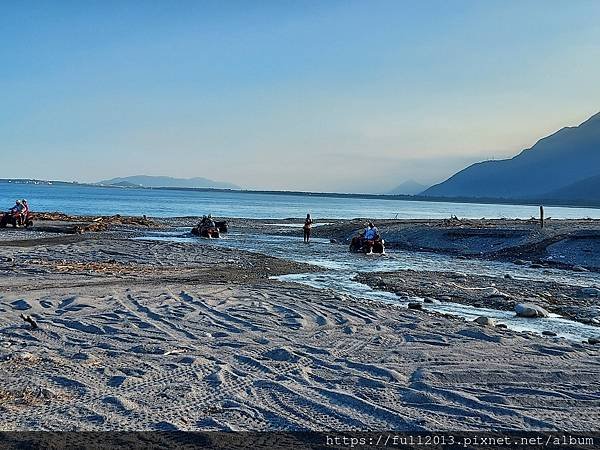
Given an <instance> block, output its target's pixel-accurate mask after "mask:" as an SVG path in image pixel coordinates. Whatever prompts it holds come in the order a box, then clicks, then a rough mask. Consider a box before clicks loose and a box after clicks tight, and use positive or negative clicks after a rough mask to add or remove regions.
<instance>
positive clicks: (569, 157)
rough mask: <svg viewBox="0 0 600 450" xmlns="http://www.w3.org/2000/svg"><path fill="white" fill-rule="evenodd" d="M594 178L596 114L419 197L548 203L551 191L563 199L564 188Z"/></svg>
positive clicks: (598, 159)
mask: <svg viewBox="0 0 600 450" xmlns="http://www.w3.org/2000/svg"><path fill="white" fill-rule="evenodd" d="M596 175H600V113H598V114H596V115H594V116H592V117H591V118H590V119H588V120H587V121H585V122H583V123H582V124H581V125H579V126H577V127H566V128H562V129H561V130H559V131H557V132H556V133H554V134H552V135H550V136H547V137H545V138H542V139H540V140H539V141H538V142H537V143H536V144H535V145H534V146H533V147H531V148H528V149H525V150H523V151H522V152H521V153H519V154H518V155H516V156H515V157H513V158H511V159H505V160H499V161H485V162H480V163H476V164H473V165H471V166H469V167H467V168H465V169H463V170H461V171H460V172H458V173H456V174H455V175H453V176H452V177H450V178H449V179H448V180H446V181H444V182H442V183H440V184H437V185H435V186H432V187H430V188H429V189H427V190H426V191H425V192H423V195H426V196H432V197H433V196H436V197H470V198H475V197H486V198H505V199H507V198H514V199H526V198H551V196H552V195H555V194H554V193H555V192H562V193H561V195H568V189H567V187H568V186H570V185H573V184H575V183H578V182H580V181H583V180H585V179H588V178H592V177H595V176H596ZM563 188H564V189H565V190H564V191H561V189H563ZM586 195H588V197H587V198H586V199H594V200H598V199H600V192H599V191H593V192H589V191H588V193H587V194H586ZM589 196H591V197H589ZM564 199H566V200H568V199H569V197H564ZM579 199H581V198H579Z"/></svg>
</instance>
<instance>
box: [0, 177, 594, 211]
mask: <svg viewBox="0 0 600 450" xmlns="http://www.w3.org/2000/svg"><path fill="white" fill-rule="evenodd" d="M0 184H29V185H42V186H44V185H47V186H77V187H92V188H93V187H96V188H98V187H101V188H109V189H128V190H131V189H134V190H135V189H139V190H155V191H156V190H158V191H196V192H235V193H239V194H268V195H293V196H302V197H324V198H366V199H379V200H405V201H419V202H439V203H471V204H484V205H523V206H539V205H544V206H560V207H566V208H569V207H572V208H600V201H584V200H581V201H579V200H564V199H560V200H558V199H536V198H531V199H505V198H485V197H482V198H474V197H433V196H422V195H405V194H402V195H401V194H366V193H344V192H309V191H277V190H250V189H224V188H189V187H144V186H115V185H104V184H98V183H80V182H77V181H60V180H39V179H33V178H31V179H30V178H0Z"/></svg>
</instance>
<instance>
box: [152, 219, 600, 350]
mask: <svg viewBox="0 0 600 450" xmlns="http://www.w3.org/2000/svg"><path fill="white" fill-rule="evenodd" d="M277 226H279V224H278V225H277ZM295 226H297V224H296V225H295ZM187 232H189V228H185V229H183V228H182V229H178V230H175V231H166V232H151V233H148V235H147V236H146V237H144V238H141V239H150V240H168V241H174V242H192V243H193V242H199V239H198V238H196V237H192V236H190V235H189V234H187ZM201 243H202V244H203V245H215V246H222V247H227V248H234V249H240V250H246V251H251V252H256V253H263V254H267V255H270V256H275V257H279V258H282V259H287V260H292V261H296V262H302V263H310V264H313V265H317V266H319V267H323V268H324V269H329V271H328V272H323V273H316V274H315V273H311V274H293V275H284V276H281V277H277V279H281V280H287V281H295V282H298V283H302V284H306V285H309V286H313V287H317V288H326V289H333V290H335V291H336V292H339V293H343V294H347V295H352V296H355V297H358V298H364V299H370V300H378V301H384V302H393V303H395V304H406V303H407V302H403V301H401V300H400V299H399V298H398V297H397V296H396V295H395V294H393V293H389V292H382V291H375V290H372V289H371V288H370V287H368V286H366V285H364V284H361V283H357V282H355V281H352V277H353V276H354V275H355V274H356V273H357V272H385V271H395V270H404V269H413V270H416V271H456V272H463V273H467V274H476V275H489V276H494V277H501V276H504V274H507V273H509V274H511V275H512V276H513V277H515V278H520V279H531V280H539V281H557V282H561V283H565V284H570V285H575V286H591V285H600V276H599V274H596V273H592V272H583V273H578V272H571V271H565V270H559V269H550V270H548V271H547V273H544V271H542V270H540V269H531V268H528V267H523V266H516V265H514V264H512V263H504V262H498V261H484V260H476V259H470V260H469V259H456V258H453V257H451V256H445V255H439V254H434V253H416V252H406V251H393V252H392V251H389V252H388V253H387V254H386V255H384V256H380V255H371V256H366V255H363V254H354V253H349V252H348V248H347V246H346V245H339V244H331V243H330V242H329V240H327V239H318V238H316V239H313V240H311V243H310V244H308V245H307V244H304V243H303V241H302V237H301V236H300V230H299V235H298V236H277V235H264V234H263V235H261V234H246V233H240V232H235V231H233V232H230V233H227V234H225V235H224V237H223V238H221V239H214V240H206V239H203V240H202V241H201ZM424 307H425V309H430V310H434V311H438V312H442V313H447V314H453V315H457V316H461V317H464V318H467V319H470V320H472V319H475V318H476V317H478V316H482V315H483V316H488V317H493V318H495V319H497V320H498V321H501V322H502V323H505V324H506V325H507V326H509V327H510V328H511V329H514V330H517V331H535V332H542V331H544V330H547V331H554V332H555V333H557V334H558V335H559V336H564V337H567V338H570V339H574V340H580V339H582V338H585V337H591V336H597V335H599V334H600V330H599V329H598V328H597V327H593V326H589V325H584V324H580V323H578V322H573V321H570V320H566V319H562V318H560V317H558V316H554V317H550V318H546V319H523V318H517V317H515V315H514V313H513V312H511V311H498V310H493V309H487V308H474V307H471V306H466V305H460V304H457V303H450V302H445V303H440V304H425V305H424Z"/></svg>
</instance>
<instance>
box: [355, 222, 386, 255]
mask: <svg viewBox="0 0 600 450" xmlns="http://www.w3.org/2000/svg"><path fill="white" fill-rule="evenodd" d="M350 251H351V252H355V253H365V254H367V255H371V254H373V253H377V254H384V253H385V241H384V240H383V239H381V236H380V235H379V230H378V229H377V227H376V226H375V225H373V222H369V224H368V225H367V227H366V228H365V230H364V231H363V232H362V233H360V234H359V235H358V236H354V237H353V238H352V241H351V242H350Z"/></svg>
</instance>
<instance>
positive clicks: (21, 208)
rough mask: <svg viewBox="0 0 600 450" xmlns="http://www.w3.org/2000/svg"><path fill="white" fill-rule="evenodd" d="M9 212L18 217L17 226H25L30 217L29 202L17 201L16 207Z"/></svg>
mask: <svg viewBox="0 0 600 450" xmlns="http://www.w3.org/2000/svg"><path fill="white" fill-rule="evenodd" d="M9 212H10V213H11V214H13V215H15V216H16V218H17V225H19V226H21V225H23V224H24V223H25V222H26V221H27V216H29V205H28V203H27V200H25V199H22V200H15V206H13V207H12V208H10V210H9Z"/></svg>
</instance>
